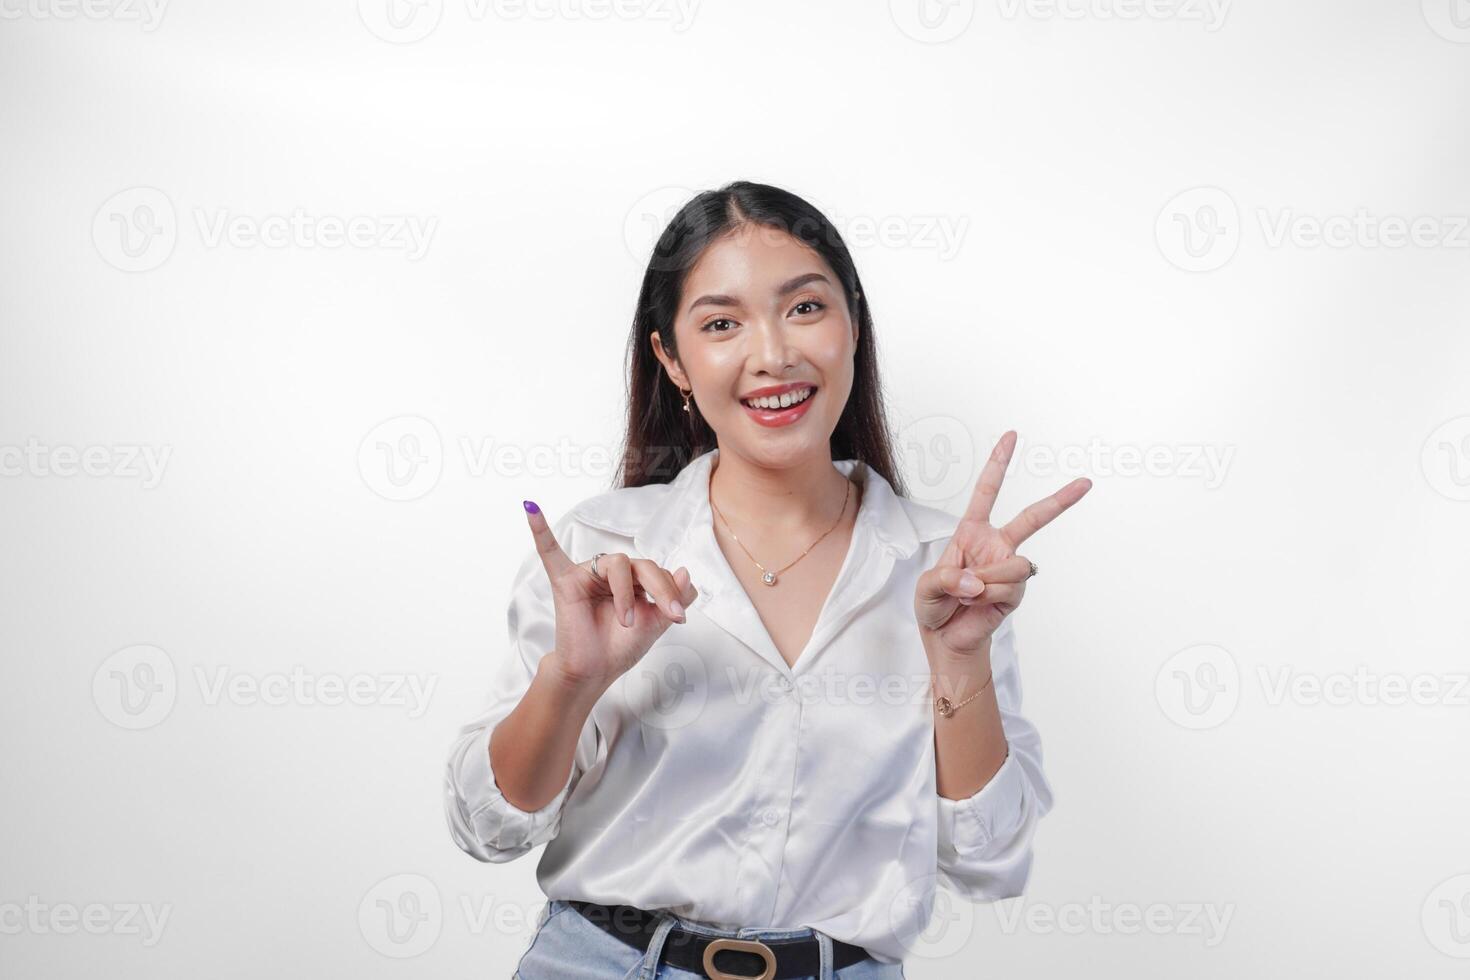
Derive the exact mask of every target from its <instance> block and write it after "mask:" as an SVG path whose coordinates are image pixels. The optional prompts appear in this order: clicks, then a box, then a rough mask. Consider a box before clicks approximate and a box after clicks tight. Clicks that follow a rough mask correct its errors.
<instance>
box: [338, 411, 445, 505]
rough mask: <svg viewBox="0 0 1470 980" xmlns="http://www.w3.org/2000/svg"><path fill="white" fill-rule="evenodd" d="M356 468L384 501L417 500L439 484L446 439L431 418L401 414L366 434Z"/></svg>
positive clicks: (360, 447) (442, 470) (369, 487)
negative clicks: (440, 434)
mask: <svg viewBox="0 0 1470 980" xmlns="http://www.w3.org/2000/svg"><path fill="white" fill-rule="evenodd" d="M357 470H358V473H360V474H361V476H362V482H363V484H364V485H366V486H367V488H368V489H369V490H371V491H372V492H373V493H375V494H377V495H378V496H380V497H382V498H383V499H384V500H392V501H400V502H401V501H407V500H417V499H418V498H420V497H422V496H424V495H425V494H427V493H428V492H429V491H430V490H433V489H434V488H435V487H436V486H438V485H439V477H440V476H441V475H442V474H443V472H444V441H443V440H442V439H440V437H439V430H438V429H437V428H435V426H434V423H432V422H430V421H429V420H428V419H426V418H422V417H420V416H417V415H400V416H399V417H397V418H392V419H388V420H387V421H386V422H382V423H380V424H379V425H378V426H377V427H376V428H374V429H373V430H372V431H371V432H369V433H368V434H367V435H366V436H364V437H363V440H362V442H361V443H360V444H359V445H358V447H357Z"/></svg>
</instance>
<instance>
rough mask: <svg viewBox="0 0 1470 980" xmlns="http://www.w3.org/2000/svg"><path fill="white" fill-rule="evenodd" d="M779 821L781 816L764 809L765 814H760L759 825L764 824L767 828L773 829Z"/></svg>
mask: <svg viewBox="0 0 1470 980" xmlns="http://www.w3.org/2000/svg"><path fill="white" fill-rule="evenodd" d="M780 821H781V815H780V814H778V813H777V812H776V811H775V810H774V809H772V808H771V807H766V809H765V812H763V813H762V814H761V823H763V824H765V825H766V826H767V827H774V826H776V824H777V823H779V822H780Z"/></svg>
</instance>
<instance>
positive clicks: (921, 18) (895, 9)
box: [888, 0, 975, 44]
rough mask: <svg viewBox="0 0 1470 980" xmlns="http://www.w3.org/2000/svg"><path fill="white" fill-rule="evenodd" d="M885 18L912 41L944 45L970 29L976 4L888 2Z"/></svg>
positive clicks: (922, 0)
mask: <svg viewBox="0 0 1470 980" xmlns="http://www.w3.org/2000/svg"><path fill="white" fill-rule="evenodd" d="M888 14H889V16H890V17H892V18H893V23H894V24H895V25H897V27H898V29H899V30H900V31H902V32H903V33H904V34H905V35H907V36H908V37H910V38H912V39H914V40H915V41H918V42H920V43H921V44H943V43H944V42H945V41H953V40H954V39H955V38H957V37H959V36H960V35H961V34H963V33H965V31H966V30H968V29H969V27H970V22H971V21H973V20H974V19H975V0H888Z"/></svg>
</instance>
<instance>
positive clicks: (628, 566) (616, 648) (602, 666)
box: [525, 500, 699, 686]
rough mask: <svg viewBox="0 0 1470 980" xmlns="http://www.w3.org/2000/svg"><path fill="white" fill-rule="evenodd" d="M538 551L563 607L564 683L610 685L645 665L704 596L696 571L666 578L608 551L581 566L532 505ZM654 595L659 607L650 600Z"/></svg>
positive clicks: (559, 634)
mask: <svg viewBox="0 0 1470 980" xmlns="http://www.w3.org/2000/svg"><path fill="white" fill-rule="evenodd" d="M525 509H526V519H527V521H528V522H529V523H530V525H531V535H532V537H534V538H535V540H536V553H537V554H539V555H540V556H541V564H542V565H543V566H544V567H545V569H546V575H547V577H548V578H550V579H551V598H552V602H553V604H554V605H555V607H556V648H555V650H554V651H553V653H554V655H555V657H556V664H557V667H558V668H559V669H560V671H561V673H562V675H563V677H565V678H566V679H568V680H570V681H573V682H575V683H579V684H582V683H585V684H592V685H602V686H607V685H610V684H612V682H613V681H615V680H617V678H618V677H619V676H621V675H622V674H624V673H626V672H627V671H628V670H630V669H632V667H633V665H634V664H636V663H637V662H638V661H639V660H641V659H643V655H644V654H645V653H647V652H648V648H649V647H651V646H653V643H654V641H655V640H657V639H658V638H659V637H660V636H662V635H663V632H664V630H666V629H668V628H669V627H670V626H671V625H673V624H674V623H682V622H684V621H685V615H684V609H683V607H684V606H687V605H688V604H689V603H691V602H693V601H694V599H695V597H696V596H697V595H699V590H698V589H696V588H695V587H694V584H693V583H692V582H690V581H689V570H688V569H687V568H684V567H682V566H681V567H679V568H677V569H675V570H674V571H673V572H667V571H665V570H664V569H662V568H660V567H659V566H658V565H657V564H655V563H654V562H652V561H650V560H648V559H646V558H629V557H628V556H627V555H625V554H623V553H622V552H608V553H607V554H605V555H603V556H602V557H601V558H599V559H597V571H598V574H597V575H594V574H592V569H591V568H590V567H589V566H590V565H591V562H586V563H584V564H580V565H579V564H577V563H576V562H573V561H572V560H571V559H570V558H569V557H567V554H566V552H564V551H562V550H561V545H560V544H559V543H557V540H556V535H555V534H553V533H552V530H551V525H550V524H548V523H547V521H546V515H545V514H543V513H541V509H540V508H539V507H537V506H536V504H535V503H533V502H532V501H529V500H528V501H526V502H525ZM647 596H652V597H653V599H654V600H655V601H654V602H648V601H647V599H646V597H647Z"/></svg>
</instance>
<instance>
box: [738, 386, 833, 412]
mask: <svg viewBox="0 0 1470 980" xmlns="http://www.w3.org/2000/svg"><path fill="white" fill-rule="evenodd" d="M816 393H817V386H816V385H808V386H807V387H805V388H801V389H798V390H796V391H787V392H783V393H782V394H779V395H766V396H763V397H761V398H742V399H740V404H742V405H744V406H745V407H746V408H753V409H755V410H756V411H758V412H779V411H781V410H782V409H786V408H794V407H795V406H797V405H800V404H802V403H803V402H805V401H807V400H808V399H810V398H811V397H812V395H815V394H816Z"/></svg>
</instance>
